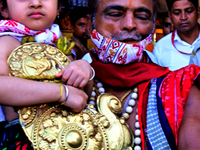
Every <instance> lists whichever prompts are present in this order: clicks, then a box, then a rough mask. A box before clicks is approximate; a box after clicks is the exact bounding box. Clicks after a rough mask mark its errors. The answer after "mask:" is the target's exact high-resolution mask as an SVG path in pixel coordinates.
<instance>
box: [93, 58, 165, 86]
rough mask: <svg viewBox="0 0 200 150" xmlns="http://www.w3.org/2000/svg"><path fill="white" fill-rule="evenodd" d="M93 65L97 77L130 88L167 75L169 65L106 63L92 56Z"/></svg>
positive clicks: (107, 82)
mask: <svg viewBox="0 0 200 150" xmlns="http://www.w3.org/2000/svg"><path fill="white" fill-rule="evenodd" d="M91 57H92V59H93V62H92V64H91V65H92V67H93V68H94V69H95V73H96V75H95V77H96V78H97V79H98V80H99V81H102V82H103V83H106V84H108V85H111V86H113V87H116V88H130V87H133V86H134V85H137V84H139V83H142V82H145V81H149V80H151V79H152V78H157V77H160V76H163V75H166V74H167V73H168V72H169V69H168V68H167V67H160V66H158V65H156V64H153V63H143V62H139V63H138V62H137V63H130V64H127V65H117V64H104V63H103V62H101V61H98V60H96V58H95V57H94V56H92V55H91Z"/></svg>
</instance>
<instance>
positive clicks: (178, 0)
mask: <svg viewBox="0 0 200 150" xmlns="http://www.w3.org/2000/svg"><path fill="white" fill-rule="evenodd" d="M167 4H168V8H169V16H170V18H171V20H172V22H173V24H174V26H175V28H176V30H174V31H173V32H172V33H170V34H168V35H167V36H165V37H163V38H162V39H160V40H159V41H158V42H157V43H156V45H155V47H154V50H153V54H154V56H155V58H156V60H157V64H158V65H160V66H163V67H169V69H170V70H172V71H173V70H177V69H180V68H182V67H185V66H187V65H189V61H190V56H191V53H192V51H193V49H194V47H195V45H196V44H197V43H198V42H200V36H199V24H198V22H197V21H198V17H199V13H200V8H199V7H198V6H199V5H198V1H197V0H167Z"/></svg>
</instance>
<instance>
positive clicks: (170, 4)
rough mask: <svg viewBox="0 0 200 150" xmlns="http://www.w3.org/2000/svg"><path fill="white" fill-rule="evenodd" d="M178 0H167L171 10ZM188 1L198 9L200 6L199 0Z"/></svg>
mask: <svg viewBox="0 0 200 150" xmlns="http://www.w3.org/2000/svg"><path fill="white" fill-rule="evenodd" d="M176 1H178V0H167V1H166V2H167V6H168V9H169V11H171V9H172V6H173V3H174V2H176ZM188 1H189V2H191V3H192V4H193V5H194V7H195V8H196V9H198V7H199V0H188Z"/></svg>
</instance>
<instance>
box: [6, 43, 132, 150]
mask: <svg viewBox="0 0 200 150" xmlns="http://www.w3.org/2000/svg"><path fill="white" fill-rule="evenodd" d="M7 62H8V65H9V67H10V75H11V76H16V77H21V78H26V79H31V80H40V81H44V82H61V81H60V80H58V79H56V78H55V74H57V73H58V72H59V71H60V70H62V69H63V68H64V67H66V66H67V65H68V64H69V63H70V60H69V59H68V57H67V56H65V54H63V53H62V52H61V51H60V50H58V49H57V48H54V47H52V46H49V45H46V44H39V43H26V44H23V45H22V46H20V47H18V48H16V49H15V50H14V51H13V52H12V53H11V54H10V56H9V58H8V61H7ZM97 105H98V110H97V111H96V110H94V109H93V106H92V105H87V108H85V109H84V110H83V111H81V112H80V113H74V112H72V111H71V109H70V108H67V107H65V106H62V105H60V104H59V103H50V104H42V105H36V106H28V107H22V108H19V110H18V112H19V119H20V123H21V125H22V128H23V130H24V132H25V133H26V135H27V137H28V138H29V140H30V141H31V142H32V145H33V148H34V149H35V150H45V149H48V150H65V149H68V150H132V147H133V143H134V141H133V139H134V138H133V134H132V132H131V130H130V129H129V127H128V125H127V124H126V123H125V122H124V121H122V120H121V119H119V118H118V117H117V115H115V113H119V111H120V110H121V109H122V105H121V102H120V100H119V99H118V98H116V97H115V96H113V95H108V94H102V95H100V96H99V97H98V98H97Z"/></svg>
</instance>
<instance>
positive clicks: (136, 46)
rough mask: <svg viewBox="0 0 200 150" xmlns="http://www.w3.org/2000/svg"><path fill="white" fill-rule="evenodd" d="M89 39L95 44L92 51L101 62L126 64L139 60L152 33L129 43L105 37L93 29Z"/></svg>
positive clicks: (149, 41)
mask: <svg viewBox="0 0 200 150" xmlns="http://www.w3.org/2000/svg"><path fill="white" fill-rule="evenodd" d="M91 39H92V41H93V43H94V44H95V46H96V48H95V49H93V50H92V52H94V53H97V54H98V57H99V59H100V60H101V61H102V62H104V63H114V64H128V63H131V62H140V61H141V59H142V55H143V50H144V49H145V48H146V46H147V45H149V44H150V43H151V41H152V34H150V35H149V36H148V37H146V38H145V39H144V40H142V41H140V42H138V43H131V44H130V43H123V42H119V41H116V40H112V39H109V38H106V37H104V36H102V35H101V34H99V33H98V32H97V31H96V30H94V31H93V33H92V35H91Z"/></svg>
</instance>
